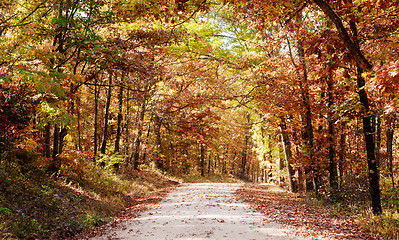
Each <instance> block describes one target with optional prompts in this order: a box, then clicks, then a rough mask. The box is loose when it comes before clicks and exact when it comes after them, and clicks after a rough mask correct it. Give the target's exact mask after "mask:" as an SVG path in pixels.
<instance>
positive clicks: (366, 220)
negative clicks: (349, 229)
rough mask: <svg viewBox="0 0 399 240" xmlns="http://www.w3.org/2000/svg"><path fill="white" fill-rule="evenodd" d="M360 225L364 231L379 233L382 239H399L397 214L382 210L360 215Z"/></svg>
mask: <svg viewBox="0 0 399 240" xmlns="http://www.w3.org/2000/svg"><path fill="white" fill-rule="evenodd" d="M359 223H360V225H361V226H362V228H363V229H364V230H365V231H368V232H371V233H372V234H373V235H379V236H381V238H382V239H399V214H398V213H392V212H384V213H383V214H381V215H379V216H373V215H372V214H371V212H368V213H366V214H363V215H361V217H360V220H359Z"/></svg>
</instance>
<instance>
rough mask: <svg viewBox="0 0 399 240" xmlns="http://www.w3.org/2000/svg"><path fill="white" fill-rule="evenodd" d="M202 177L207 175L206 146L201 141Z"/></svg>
mask: <svg viewBox="0 0 399 240" xmlns="http://www.w3.org/2000/svg"><path fill="white" fill-rule="evenodd" d="M200 162H201V177H205V147H204V144H202V143H201V161H200Z"/></svg>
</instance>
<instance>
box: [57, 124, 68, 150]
mask: <svg viewBox="0 0 399 240" xmlns="http://www.w3.org/2000/svg"><path fill="white" fill-rule="evenodd" d="M67 134H68V128H66V127H63V128H62V129H61V132H60V136H59V138H60V143H59V146H58V147H59V149H58V153H59V154H61V153H62V151H63V148H64V139H65V137H66V135H67Z"/></svg>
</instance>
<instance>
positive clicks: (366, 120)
mask: <svg viewBox="0 0 399 240" xmlns="http://www.w3.org/2000/svg"><path fill="white" fill-rule="evenodd" d="M350 27H351V30H352V33H353V36H354V37H357V36H358V33H357V28H356V24H355V23H354V22H351V23H350ZM356 68H357V86H358V88H359V89H360V90H359V92H358V94H359V98H360V102H361V104H362V106H363V117H362V118H363V134H364V138H365V141H366V151H367V165H368V173H369V183H370V195H371V196H370V197H371V206H372V209H373V213H374V214H375V215H377V214H380V213H381V212H382V207H381V197H380V176H379V171H378V163H377V160H376V158H375V141H374V129H373V127H372V124H371V122H372V118H373V116H372V115H370V105H369V99H368V95H367V93H366V90H365V89H364V87H365V85H366V81H365V80H364V78H363V77H362V73H363V69H362V68H361V66H360V65H359V64H357V67H356Z"/></svg>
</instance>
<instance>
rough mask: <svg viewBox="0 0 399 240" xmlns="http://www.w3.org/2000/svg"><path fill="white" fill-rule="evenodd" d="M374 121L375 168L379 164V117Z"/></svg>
mask: <svg viewBox="0 0 399 240" xmlns="http://www.w3.org/2000/svg"><path fill="white" fill-rule="evenodd" d="M374 121H375V128H374V129H375V160H376V161H377V166H378V167H379V166H380V162H381V153H380V152H381V119H380V118H379V117H375V118H374Z"/></svg>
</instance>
